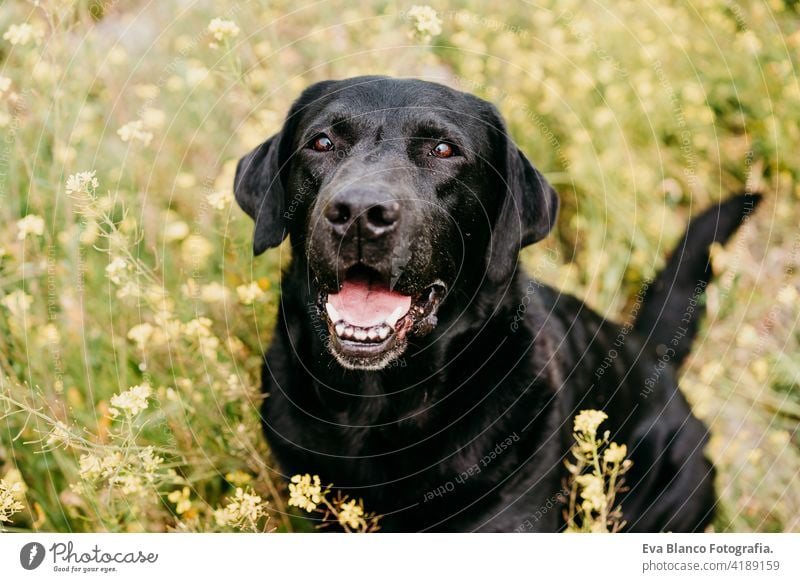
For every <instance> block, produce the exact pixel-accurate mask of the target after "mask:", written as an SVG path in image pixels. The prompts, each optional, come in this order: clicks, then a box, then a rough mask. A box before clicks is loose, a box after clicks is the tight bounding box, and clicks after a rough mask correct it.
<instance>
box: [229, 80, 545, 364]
mask: <svg viewBox="0 0 800 582" xmlns="http://www.w3.org/2000/svg"><path fill="white" fill-rule="evenodd" d="M235 194H236V200H237V201H238V203H239V205H240V206H241V207H242V209H243V210H244V211H245V212H247V213H248V214H249V215H250V216H251V217H252V218H253V219H254V221H255V232H254V237H253V240H254V242H253V249H254V251H255V254H260V253H262V252H264V251H265V250H266V249H268V248H271V247H275V246H277V245H279V244H280V243H281V242H282V241H283V239H284V238H285V237H286V236H287V235H290V236H291V239H292V243H293V246H294V247H295V249H303V250H304V253H303V257H300V260H303V261H305V263H304V264H306V265H307V267H308V269H309V275H310V276H309V281H310V282H311V284H312V285H313V286H314V288H313V294H314V296H315V297H317V299H318V302H319V313H320V315H321V316H322V317H323V318H325V320H326V323H327V329H328V333H329V334H330V341H328V342H327V345H328V346H329V349H330V350H331V352H332V353H333V355H334V356H335V357H336V359H337V360H338V361H339V363H340V364H341V365H342V366H344V367H346V368H351V369H366V370H378V369H381V368H383V367H385V366H387V365H388V364H389V363H390V362H391V361H392V360H393V359H395V358H396V357H398V356H399V355H400V354H402V353H403V352H404V351H405V349H406V346H407V343H408V340H409V338H410V337H411V336H416V337H422V336H424V335H426V334H427V333H429V332H430V331H431V330H432V329H433V328H434V327H435V326H436V325H437V311H438V310H439V307H440V305H441V304H442V302H444V301H445V300H446V299H447V298H448V296H449V295H450V294H452V293H453V292H454V291H460V292H462V293H461V294H462V295H465V296H469V294H470V293H472V292H474V291H475V290H476V289H477V288H479V287H480V286H481V285H482V284H484V283H485V282H486V281H488V282H489V283H491V284H496V285H503V284H507V283H508V281H509V279H510V277H511V275H512V273H513V272H514V270H515V268H516V263H517V256H518V253H519V250H520V248H522V247H523V246H526V245H529V244H532V243H534V242H536V241H538V240H540V239H542V238H544V237H545V236H546V235H547V233H548V232H549V231H550V230H551V228H552V227H553V225H554V223H555V217H556V211H557V208H558V199H557V196H556V194H555V192H554V190H553V189H552V188H551V187H550V185H549V184H548V183H547V182H546V181H545V179H544V178H543V177H542V175H541V174H540V173H539V172H538V171H537V170H536V169H535V168H534V167H533V166H532V165H531V163H530V162H529V161H528V159H527V158H526V157H525V155H524V154H523V153H522V152H521V151H520V150H519V149H518V148H517V147H516V145H514V143H513V142H512V141H511V139H510V138H509V137H508V135H507V133H506V129H505V125H504V123H503V121H502V119H501V117H500V115H499V113H498V112H497V110H496V109H495V107H494V106H493V105H491V104H490V103H488V102H486V101H483V100H481V99H479V98H477V97H475V96H473V95H470V94H467V93H462V92H460V91H456V90H454V89H450V88H448V87H445V86H442V85H438V84H435V83H429V82H424V81H418V80H401V79H390V78H385V77H358V78H354V79H348V80H344V81H326V82H322V83H318V84H316V85H313V86H311V87H309V88H308V89H307V90H306V91H305V92H304V93H303V94H302V95H301V96H300V98H299V99H298V100H297V101H296V102H295V103H294V105H293V106H292V108H291V111H290V112H289V114H288V116H287V118H286V121H285V123H284V125H283V128H282V130H281V131H280V132H279V133H277V134H276V135H273V136H272V137H270V138H269V139H268V140H267V141H266V142H264V143H263V144H262V145H260V146H258V147H257V148H256V149H255V150H253V151H252V152H250V153H249V154H248V155H246V156H245V157H244V158H242V159H241V160H240V161H239V165H238V167H237V170H236V179H235Z"/></svg>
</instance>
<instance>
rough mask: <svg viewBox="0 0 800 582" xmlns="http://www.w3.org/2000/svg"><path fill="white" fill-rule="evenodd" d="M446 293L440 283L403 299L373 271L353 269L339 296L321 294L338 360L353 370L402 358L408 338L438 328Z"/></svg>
mask: <svg viewBox="0 0 800 582" xmlns="http://www.w3.org/2000/svg"><path fill="white" fill-rule="evenodd" d="M445 292H446V288H445V286H444V284H443V283H442V282H441V281H435V282H434V283H432V284H431V285H429V286H428V287H426V288H425V289H424V290H423V291H422V292H421V293H419V294H417V295H414V296H412V295H404V294H403V293H400V292H398V291H397V290H394V289H392V288H391V287H390V285H389V284H388V283H387V282H386V281H385V279H384V278H382V277H381V276H380V275H379V274H378V273H377V272H376V271H374V270H372V269H370V268H368V267H364V266H361V265H357V266H355V267H353V268H351V269H349V270H348V271H347V273H346V275H345V278H344V281H342V284H341V288H340V289H339V291H338V292H337V293H327V294H326V293H321V294H320V306H321V307H322V311H323V313H324V314H325V316H326V318H327V321H328V330H329V331H330V335H331V342H330V343H331V350H332V352H333V354H334V356H336V358H337V359H338V360H339V362H340V363H341V364H342V365H344V366H345V367H348V368H352V369H380V368H382V367H384V366H385V365H386V364H388V363H389V361H390V360H391V359H393V358H394V357H396V356H397V355H399V354H400V353H402V351H403V350H404V349H405V345H406V341H407V337H408V335H409V334H411V333H413V334H417V335H424V334H425V333H428V332H429V331H430V330H431V329H433V328H434V327H435V326H436V311H437V309H438V307H439V303H440V302H441V300H442V299H443V298H444V295H445Z"/></svg>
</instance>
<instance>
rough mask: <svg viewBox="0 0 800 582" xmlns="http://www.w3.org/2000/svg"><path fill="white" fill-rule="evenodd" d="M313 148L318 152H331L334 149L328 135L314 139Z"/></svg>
mask: <svg viewBox="0 0 800 582" xmlns="http://www.w3.org/2000/svg"><path fill="white" fill-rule="evenodd" d="M311 148H312V149H313V150H314V151H317V152H329V151H331V150H332V149H333V142H332V141H331V138H329V137H328V136H327V135H325V134H322V135H318V136H317V137H316V138H314V141H312V142H311Z"/></svg>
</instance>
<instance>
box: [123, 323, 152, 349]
mask: <svg viewBox="0 0 800 582" xmlns="http://www.w3.org/2000/svg"><path fill="white" fill-rule="evenodd" d="M154 332H155V328H154V327H153V326H152V325H150V324H149V323H146V322H145V323H140V324H139V325H134V326H133V327H132V328H130V330H128V339H129V340H131V341H132V342H134V343H135V344H136V347H138V348H139V349H140V350H143V349H144V347H145V346H146V345H147V342H148V341H150V338H152V337H153V333H154Z"/></svg>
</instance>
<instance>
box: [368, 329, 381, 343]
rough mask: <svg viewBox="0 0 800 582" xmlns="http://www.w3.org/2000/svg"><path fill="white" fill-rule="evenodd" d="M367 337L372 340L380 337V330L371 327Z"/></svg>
mask: <svg viewBox="0 0 800 582" xmlns="http://www.w3.org/2000/svg"><path fill="white" fill-rule="evenodd" d="M367 337H368V338H369V339H371V340H374V339H376V338H377V337H378V330H377V329H375V328H374V327H371V328H369V329H368V330H367Z"/></svg>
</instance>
